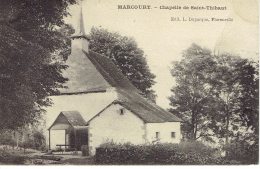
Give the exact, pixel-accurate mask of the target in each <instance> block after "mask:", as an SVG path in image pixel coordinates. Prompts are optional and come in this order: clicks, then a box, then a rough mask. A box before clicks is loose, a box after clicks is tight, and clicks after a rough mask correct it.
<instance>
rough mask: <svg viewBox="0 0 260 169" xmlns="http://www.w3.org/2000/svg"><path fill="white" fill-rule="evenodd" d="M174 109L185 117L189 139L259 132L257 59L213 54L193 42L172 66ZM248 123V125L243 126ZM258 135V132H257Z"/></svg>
mask: <svg viewBox="0 0 260 169" xmlns="http://www.w3.org/2000/svg"><path fill="white" fill-rule="evenodd" d="M171 73H172V76H173V77H174V78H175V81H176V85H175V86H174V87H173V88H172V90H171V91H172V96H171V97H170V98H169V99H170V105H171V109H170V111H171V112H174V113H177V114H178V115H179V116H180V117H182V118H183V120H184V121H185V123H184V124H183V126H182V127H183V132H184V136H185V137H186V138H187V139H194V140H196V139H204V140H207V141H212V142H214V140H215V139H212V136H214V137H215V138H225V142H226V143H228V140H229V139H232V138H234V137H236V136H237V135H238V134H239V133H240V134H241V133H244V134H246V133H248V132H249V133H250V132H251V131H254V132H255V133H256V132H258V96H257V95H258V92H259V91H258V72H257V68H256V66H255V63H253V62H252V61H249V60H248V59H242V58H240V57H238V56H233V55H229V54H222V55H218V56H216V55H214V54H212V53H211V51H210V50H208V49H203V48H201V47H200V46H198V45H196V44H193V45H192V46H191V47H190V48H188V49H187V50H186V51H184V53H183V59H182V60H181V61H179V62H174V63H173V68H172V70H171ZM242 127H245V128H242ZM256 135H257V134H256Z"/></svg>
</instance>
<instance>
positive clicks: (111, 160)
mask: <svg viewBox="0 0 260 169" xmlns="http://www.w3.org/2000/svg"><path fill="white" fill-rule="evenodd" d="M216 152H217V150H215V149H212V148H210V147H208V146H205V145H204V144H202V143H200V142H183V143H180V144H151V145H132V144H115V143H105V144H103V145H101V146H100V147H99V148H97V149H96V155H95V161H96V163H97V164H176V165H196V164H206V165H209V164H231V163H232V164H237V162H235V161H232V162H229V161H225V160H224V159H222V158H221V157H219V156H217V155H216Z"/></svg>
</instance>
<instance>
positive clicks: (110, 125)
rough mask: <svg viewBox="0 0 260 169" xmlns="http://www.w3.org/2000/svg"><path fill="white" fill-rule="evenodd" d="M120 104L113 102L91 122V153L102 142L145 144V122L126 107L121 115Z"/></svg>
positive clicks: (93, 152)
mask: <svg viewBox="0 0 260 169" xmlns="http://www.w3.org/2000/svg"><path fill="white" fill-rule="evenodd" d="M122 108H123V107H122V106H121V105H119V104H112V105H110V106H109V107H108V108H107V109H105V110H104V111H103V112H102V113H100V114H99V116H96V117H95V118H94V119H93V120H91V121H90V123H89V146H90V153H91V154H92V155H94V154H95V150H96V147H98V146H99V145H100V144H102V143H105V142H109V141H113V142H115V143H127V142H130V143H132V144H144V143H145V123H144V122H143V121H142V120H141V119H140V118H139V117H137V116H136V115H135V114H134V113H132V112H131V111H129V110H127V109H124V114H123V115H120V109H122Z"/></svg>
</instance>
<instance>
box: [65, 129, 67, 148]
mask: <svg viewBox="0 0 260 169" xmlns="http://www.w3.org/2000/svg"><path fill="white" fill-rule="evenodd" d="M66 137H67V130H65V150H66V146H67V138H66Z"/></svg>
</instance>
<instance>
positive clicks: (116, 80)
mask: <svg viewBox="0 0 260 169" xmlns="http://www.w3.org/2000/svg"><path fill="white" fill-rule="evenodd" d="M84 53H85V54H86V56H87V57H88V58H89V60H90V61H91V62H92V63H93V65H94V66H95V67H96V69H97V70H98V72H99V73H100V74H101V75H102V76H103V77H104V79H105V80H106V81H107V82H108V83H109V84H110V85H111V86H112V87H115V88H122V89H128V90H132V92H138V93H139V92H140V91H139V90H138V89H137V88H136V87H135V86H134V85H133V84H132V83H131V82H130V81H129V80H128V79H127V78H126V77H125V76H124V75H123V73H122V72H121V71H120V70H119V68H117V66H116V65H115V64H114V63H113V62H112V61H111V60H110V59H109V58H107V57H105V56H102V55H101V54H99V53H96V52H94V51H91V50H89V53H86V52H84Z"/></svg>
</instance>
